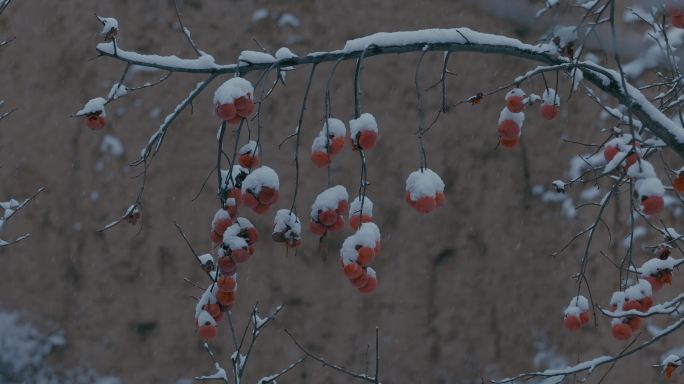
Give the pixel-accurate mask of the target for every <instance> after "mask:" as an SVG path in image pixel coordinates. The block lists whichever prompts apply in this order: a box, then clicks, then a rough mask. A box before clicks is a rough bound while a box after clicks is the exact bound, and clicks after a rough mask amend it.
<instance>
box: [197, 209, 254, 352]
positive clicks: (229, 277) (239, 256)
mask: <svg viewBox="0 0 684 384" xmlns="http://www.w3.org/2000/svg"><path fill="white" fill-rule="evenodd" d="M258 237H259V235H258V233H257V231H256V228H254V225H252V223H251V222H250V221H249V220H247V219H246V218H244V217H235V216H233V215H231V212H230V211H229V210H228V209H219V210H218V211H217V212H216V214H215V215H214V219H213V220H212V222H211V239H212V243H214V246H216V245H218V246H219V247H218V251H217V254H218V263H217V266H218V268H217V270H216V271H214V266H213V265H214V264H213V258H212V257H211V255H209V254H207V255H203V256H202V257H201V258H200V261H202V265H203V266H205V268H206V269H207V271H208V272H210V275H211V276H212V278H213V280H214V281H213V282H212V284H211V286H210V287H209V288H208V289H207V291H206V292H205V294H204V295H203V296H202V298H201V299H200V301H199V302H198V304H197V307H196V314H195V316H196V320H197V326H198V333H199V335H200V337H201V338H202V340H204V341H208V340H211V339H213V338H214V337H216V327H217V325H218V323H219V322H220V321H221V319H222V318H223V312H225V311H228V310H230V309H231V308H232V306H233V304H234V303H235V290H236V279H237V274H236V272H237V266H238V264H240V263H244V262H246V261H247V260H248V259H249V258H250V257H251V256H252V255H253V254H254V244H255V243H256V241H257V239H258ZM203 258H204V259H203ZM207 315H209V316H207Z"/></svg>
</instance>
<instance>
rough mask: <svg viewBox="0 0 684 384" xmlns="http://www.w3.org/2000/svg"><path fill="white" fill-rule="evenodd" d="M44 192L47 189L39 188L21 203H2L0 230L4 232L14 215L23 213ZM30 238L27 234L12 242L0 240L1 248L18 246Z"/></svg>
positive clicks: (12, 200) (10, 201) (14, 201)
mask: <svg viewBox="0 0 684 384" xmlns="http://www.w3.org/2000/svg"><path fill="white" fill-rule="evenodd" d="M43 191H45V187H40V188H38V190H37V191H36V192H35V193H34V194H33V195H31V196H29V197H28V198H27V199H25V200H24V201H23V202H21V203H19V202H18V201H16V200H14V199H10V200H9V201H3V202H0V207H2V208H3V210H4V214H3V216H2V218H0V230H2V229H3V228H4V227H5V225H6V224H7V222H8V221H9V220H10V219H11V218H12V217H14V215H16V214H17V212H19V211H21V210H22V209H24V208H25V207H26V206H28V205H29V204H31V202H32V201H33V200H35V199H36V198H37V197H38V195H39V194H40V193H41V192H43ZM30 236H31V234H30V233H26V234H24V235H21V236H19V237H17V238H15V239H14V240H11V241H5V240H2V239H0V248H2V247H7V246H9V245H12V244H16V243H18V242H20V241H22V240H26V239H28V238H29V237H30Z"/></svg>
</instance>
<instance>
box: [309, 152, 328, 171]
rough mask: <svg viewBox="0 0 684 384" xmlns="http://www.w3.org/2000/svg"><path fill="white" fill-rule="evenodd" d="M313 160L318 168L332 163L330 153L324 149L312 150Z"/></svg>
mask: <svg viewBox="0 0 684 384" xmlns="http://www.w3.org/2000/svg"><path fill="white" fill-rule="evenodd" d="M311 161H312V162H313V163H314V165H315V166H317V167H318V168H325V167H327V166H328V164H330V154H329V153H327V152H323V151H316V152H312V153H311Z"/></svg>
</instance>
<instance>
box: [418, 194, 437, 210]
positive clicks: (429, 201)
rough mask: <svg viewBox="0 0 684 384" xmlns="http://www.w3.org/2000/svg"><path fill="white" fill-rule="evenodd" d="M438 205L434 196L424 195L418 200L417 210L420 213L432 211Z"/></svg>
mask: <svg viewBox="0 0 684 384" xmlns="http://www.w3.org/2000/svg"><path fill="white" fill-rule="evenodd" d="M436 206H437V203H436V202H435V198H434V197H432V196H423V197H420V198H418V200H416V210H418V212H420V213H430V212H432V210H433V209H435V207H436Z"/></svg>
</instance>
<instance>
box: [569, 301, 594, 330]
mask: <svg viewBox="0 0 684 384" xmlns="http://www.w3.org/2000/svg"><path fill="white" fill-rule="evenodd" d="M563 315H564V316H563V326H564V327H565V329H567V330H568V331H576V330H578V329H580V328H581V327H582V326H584V325H586V324H587V323H589V301H588V300H587V298H586V297H584V296H582V295H578V296H575V297H573V298H572V300H570V304H568V306H567V307H566V308H565V310H564V311H563Z"/></svg>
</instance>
